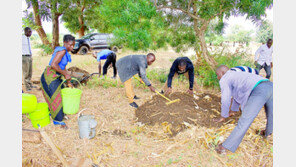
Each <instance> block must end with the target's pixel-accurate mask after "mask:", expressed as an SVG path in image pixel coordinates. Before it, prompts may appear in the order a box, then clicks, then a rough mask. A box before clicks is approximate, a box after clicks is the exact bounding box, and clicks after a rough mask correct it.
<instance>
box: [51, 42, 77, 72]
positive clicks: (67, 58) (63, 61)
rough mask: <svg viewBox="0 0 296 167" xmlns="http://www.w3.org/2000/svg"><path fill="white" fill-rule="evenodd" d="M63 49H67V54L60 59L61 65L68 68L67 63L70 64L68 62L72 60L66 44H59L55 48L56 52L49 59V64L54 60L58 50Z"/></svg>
mask: <svg viewBox="0 0 296 167" xmlns="http://www.w3.org/2000/svg"><path fill="white" fill-rule="evenodd" d="M63 50H66V53H65V55H64V56H63V58H62V60H61V61H60V63H59V66H60V68H61V69H62V70H64V69H65V68H66V65H67V64H68V62H71V61H72V60H71V55H70V54H69V53H68V51H67V49H66V47H64V46H57V47H56V48H55V49H54V52H53V54H52V57H51V59H50V61H49V65H51V62H52V61H53V59H54V57H55V56H56V54H57V52H59V51H63Z"/></svg>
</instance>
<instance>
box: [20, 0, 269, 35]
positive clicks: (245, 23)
mask: <svg viewBox="0 0 296 167" xmlns="http://www.w3.org/2000/svg"><path fill="white" fill-rule="evenodd" d="M26 7H27V5H26V2H25V0H22V10H25V9H26ZM266 15H267V16H266V19H267V20H269V21H271V22H273V8H271V9H267V10H266ZM225 23H227V25H228V26H226V27H225V29H224V33H225V34H224V35H226V36H227V34H229V33H230V28H231V27H232V26H233V25H236V24H238V25H241V26H242V27H243V28H244V29H245V30H253V31H254V32H256V28H257V27H256V25H255V24H253V23H252V21H251V20H248V19H246V15H245V16H231V17H230V18H229V19H228V20H225ZM42 25H43V28H44V31H45V32H46V33H51V31H52V23H51V22H46V21H43V22H42ZM60 33H61V34H67V33H70V32H69V31H68V30H67V29H66V28H65V27H64V25H63V23H61V24H60ZM33 34H37V33H36V31H33Z"/></svg>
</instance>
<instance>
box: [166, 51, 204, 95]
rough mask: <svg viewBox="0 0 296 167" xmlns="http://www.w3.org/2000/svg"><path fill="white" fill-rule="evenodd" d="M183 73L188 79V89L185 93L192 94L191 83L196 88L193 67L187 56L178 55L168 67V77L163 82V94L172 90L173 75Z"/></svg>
mask: <svg viewBox="0 0 296 167" xmlns="http://www.w3.org/2000/svg"><path fill="white" fill-rule="evenodd" d="M181 74H184V76H186V78H187V79H189V89H188V91H187V93H189V94H191V95H192V94H193V85H194V86H195V87H196V89H198V88H199V87H198V85H197V84H196V83H194V67H193V64H192V62H191V60H190V59H189V58H188V57H178V58H177V59H176V60H175V61H174V62H173V65H172V67H171V69H170V73H169V75H168V79H167V81H166V83H165V87H164V90H165V94H168V93H171V91H172V80H173V78H174V77H176V76H178V75H181Z"/></svg>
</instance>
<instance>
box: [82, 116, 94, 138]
mask: <svg viewBox="0 0 296 167" xmlns="http://www.w3.org/2000/svg"><path fill="white" fill-rule="evenodd" d="M97 124H98V123H97V121H96V120H95V116H93V115H80V116H79V117H78V126H79V137H80V138H81V139H83V138H87V139H92V138H94V137H95V135H96V126H97Z"/></svg>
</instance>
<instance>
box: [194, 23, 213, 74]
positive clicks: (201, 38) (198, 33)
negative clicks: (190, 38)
mask: <svg viewBox="0 0 296 167" xmlns="http://www.w3.org/2000/svg"><path fill="white" fill-rule="evenodd" d="M209 22H210V21H205V22H203V24H202V26H201V27H200V28H199V27H198V25H199V24H198V21H197V20H196V19H194V20H193V23H194V25H193V26H194V31H195V36H196V38H198V39H199V44H200V49H201V55H202V58H204V60H205V61H206V62H207V63H208V65H210V67H211V69H213V70H214V69H215V68H216V65H217V62H216V61H215V59H214V58H212V57H210V56H209V52H208V49H207V44H206V39H205V31H206V29H207V27H208V24H209ZM196 47H197V46H196ZM195 49H196V48H195Z"/></svg>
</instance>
